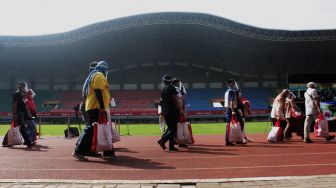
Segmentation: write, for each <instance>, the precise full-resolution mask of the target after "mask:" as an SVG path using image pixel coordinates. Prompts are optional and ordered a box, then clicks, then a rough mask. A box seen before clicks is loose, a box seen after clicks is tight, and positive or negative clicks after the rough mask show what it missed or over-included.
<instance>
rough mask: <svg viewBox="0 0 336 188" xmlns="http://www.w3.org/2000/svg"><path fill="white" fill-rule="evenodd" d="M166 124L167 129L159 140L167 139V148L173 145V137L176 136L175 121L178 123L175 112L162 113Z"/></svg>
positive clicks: (164, 140) (164, 141)
mask: <svg viewBox="0 0 336 188" xmlns="http://www.w3.org/2000/svg"><path fill="white" fill-rule="evenodd" d="M164 117H165V120H166V124H167V127H168V128H167V130H166V131H165V133H164V134H163V135H162V137H161V142H163V143H166V142H167V141H168V140H169V148H173V147H174V138H175V137H176V136H175V135H176V131H177V123H178V115H177V114H167V115H164Z"/></svg>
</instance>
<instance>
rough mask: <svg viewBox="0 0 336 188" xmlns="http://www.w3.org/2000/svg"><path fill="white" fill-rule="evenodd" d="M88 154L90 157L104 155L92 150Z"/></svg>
mask: <svg viewBox="0 0 336 188" xmlns="http://www.w3.org/2000/svg"><path fill="white" fill-rule="evenodd" d="M86 156H89V157H101V156H102V155H101V154H100V153H98V152H91V153H88V154H87V155H86Z"/></svg>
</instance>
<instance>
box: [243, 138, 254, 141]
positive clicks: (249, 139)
mask: <svg viewBox="0 0 336 188" xmlns="http://www.w3.org/2000/svg"><path fill="white" fill-rule="evenodd" d="M244 140H245V141H246V142H253V139H252V138H249V137H245V138H244Z"/></svg>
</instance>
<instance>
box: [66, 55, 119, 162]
mask: <svg viewBox="0 0 336 188" xmlns="http://www.w3.org/2000/svg"><path fill="white" fill-rule="evenodd" d="M107 74H108V65H107V63H106V62H105V61H100V62H98V63H97V66H96V67H95V68H94V69H93V70H92V71H91V72H90V74H89V75H88V77H87V78H86V80H85V83H84V86H83V93H84V95H85V96H86V99H85V110H86V113H87V114H88V122H89V123H88V124H87V125H86V127H85V129H84V130H83V132H82V134H81V135H80V137H79V139H78V141H77V143H76V148H75V151H74V153H73V154H72V155H73V157H75V158H77V159H78V160H86V158H85V157H86V156H96V155H95V154H94V153H92V152H91V146H92V139H93V127H92V124H93V123H94V122H98V118H99V114H100V113H106V111H107V108H108V107H109V103H110V99H111V96H110V90H109V84H108V81H107ZM112 157H114V149H113V150H112V151H104V152H103V158H112Z"/></svg>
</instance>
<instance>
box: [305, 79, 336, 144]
mask: <svg viewBox="0 0 336 188" xmlns="http://www.w3.org/2000/svg"><path fill="white" fill-rule="evenodd" d="M304 97H305V107H306V119H305V122H304V140H303V141H304V142H305V143H312V142H313V141H312V140H311V139H310V136H309V132H310V126H311V124H312V123H313V122H315V120H316V119H317V117H318V114H319V113H322V111H321V107H320V98H319V96H318V95H317V85H316V83H314V82H309V83H308V84H307V91H306V92H305V94H304ZM334 138H335V135H332V136H331V135H329V136H327V137H325V139H326V141H327V142H329V141H330V140H332V139H334Z"/></svg>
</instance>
